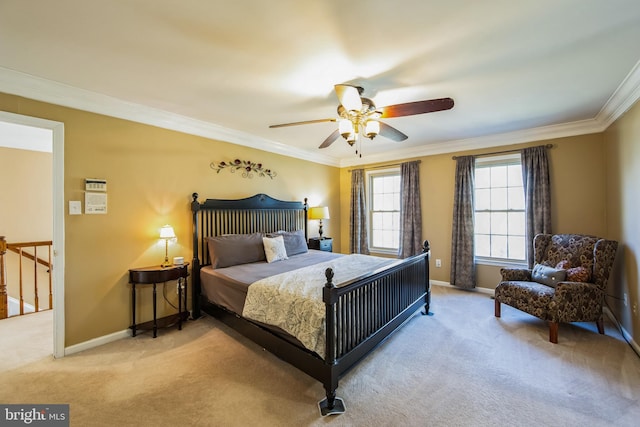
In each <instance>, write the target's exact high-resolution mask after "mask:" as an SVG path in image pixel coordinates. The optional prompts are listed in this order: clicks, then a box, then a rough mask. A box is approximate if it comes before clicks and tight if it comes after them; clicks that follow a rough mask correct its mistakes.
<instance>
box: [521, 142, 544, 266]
mask: <svg viewBox="0 0 640 427" xmlns="http://www.w3.org/2000/svg"><path fill="white" fill-rule="evenodd" d="M522 183H523V185H524V198H525V218H526V231H525V242H526V247H527V262H528V264H529V268H532V267H533V238H534V237H535V236H536V234H540V233H549V234H550V233H551V184H550V180H549V159H548V156H547V148H546V147H545V146H544V145H541V146H539V147H530V148H525V149H524V150H522Z"/></svg>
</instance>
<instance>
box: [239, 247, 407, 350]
mask: <svg viewBox="0 0 640 427" xmlns="http://www.w3.org/2000/svg"><path fill="white" fill-rule="evenodd" d="M394 261H395V260H393V259H389V258H380V257H374V256H369V255H359V254H352V255H347V256H343V257H340V258H337V259H334V260H332V261H327V262H322V263H320V264H316V265H312V266H309V267H304V268H300V269H297V270H293V271H290V272H287V273H282V274H278V275H275V276H271V277H267V278H265V279H261V280H258V281H257V282H254V283H252V284H251V286H249V290H248V292H247V299H246V301H245V304H244V310H243V311H242V316H243V317H246V318H248V319H252V320H256V321H258V322H262V323H266V324H269V325H274V326H277V327H279V328H281V329H282V330H284V331H286V332H288V333H289V334H291V335H292V336H294V337H296V338H297V339H298V340H299V341H300V342H301V343H302V344H303V345H304V346H305V347H306V348H307V349H309V350H311V351H314V352H316V353H317V354H318V355H320V356H322V357H324V355H325V305H324V302H323V301H322V288H323V287H324V285H325V283H326V277H325V270H326V269H327V268H329V267H331V268H332V269H333V272H334V277H333V283H335V284H336V285H339V284H340V283H344V282H347V281H349V280H352V279H355V278H356V277H358V276H361V275H363V274H367V273H370V272H372V271H373V270H376V269H378V268H380V267H383V266H384V265H387V264H391V263H392V262H394Z"/></svg>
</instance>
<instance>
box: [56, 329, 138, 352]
mask: <svg viewBox="0 0 640 427" xmlns="http://www.w3.org/2000/svg"><path fill="white" fill-rule="evenodd" d="M130 336H131V330H130V329H125V330H124V331H120V332H114V333H112V334H109V335H103V336H101V337H98V338H94V339H91V340H89V341H85V342H81V343H80V344H75V345H72V346H69V347H65V349H64V355H65V356H69V355H71V354H74V353H79V352H81V351H84V350H89V349H90V348H94V347H99V346H101V345H104V344H108V343H110V342H113V341H118V340H119V339H122V338H127V337H130Z"/></svg>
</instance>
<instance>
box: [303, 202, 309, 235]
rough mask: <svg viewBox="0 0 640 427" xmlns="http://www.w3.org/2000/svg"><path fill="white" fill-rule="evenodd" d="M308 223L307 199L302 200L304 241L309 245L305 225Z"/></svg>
mask: <svg viewBox="0 0 640 427" xmlns="http://www.w3.org/2000/svg"><path fill="white" fill-rule="evenodd" d="M308 222H309V204H308V203H307V198H306V197H305V198H304V241H305V242H306V243H307V244H309V231H308V230H307V223H308Z"/></svg>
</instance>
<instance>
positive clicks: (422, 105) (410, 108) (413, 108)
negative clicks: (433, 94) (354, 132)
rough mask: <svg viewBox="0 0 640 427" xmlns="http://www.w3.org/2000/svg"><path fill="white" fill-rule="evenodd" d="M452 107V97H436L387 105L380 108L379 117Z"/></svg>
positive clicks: (410, 114)
mask: <svg viewBox="0 0 640 427" xmlns="http://www.w3.org/2000/svg"><path fill="white" fill-rule="evenodd" d="M452 108H453V99H451V98H438V99H429V100H427V101H416V102H407V103H405V104H396V105H388V106H386V107H384V108H381V110H382V116H380V118H381V119H388V118H391V117H402V116H413V115H415V114H424V113H433V112H434V111H442V110H450V109H452Z"/></svg>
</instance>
